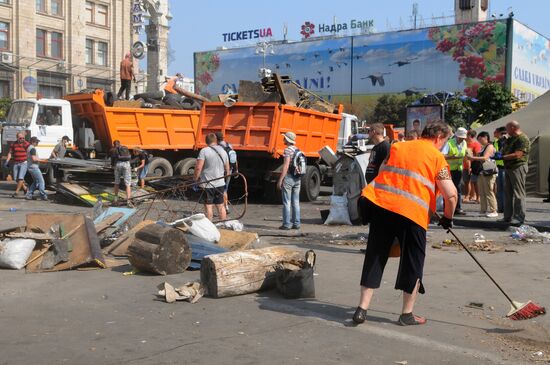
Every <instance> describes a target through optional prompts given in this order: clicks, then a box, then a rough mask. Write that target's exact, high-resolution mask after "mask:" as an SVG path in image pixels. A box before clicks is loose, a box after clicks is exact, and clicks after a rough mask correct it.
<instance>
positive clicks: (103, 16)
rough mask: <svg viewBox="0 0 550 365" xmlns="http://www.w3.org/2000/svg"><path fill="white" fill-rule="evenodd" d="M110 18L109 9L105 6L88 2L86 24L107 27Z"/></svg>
mask: <svg viewBox="0 0 550 365" xmlns="http://www.w3.org/2000/svg"><path fill="white" fill-rule="evenodd" d="M108 17H109V7H108V6H107V5H103V4H96V3H94V2H92V1H86V22H88V23H91V24H97V25H102V26H107V25H108V24H109V23H108Z"/></svg>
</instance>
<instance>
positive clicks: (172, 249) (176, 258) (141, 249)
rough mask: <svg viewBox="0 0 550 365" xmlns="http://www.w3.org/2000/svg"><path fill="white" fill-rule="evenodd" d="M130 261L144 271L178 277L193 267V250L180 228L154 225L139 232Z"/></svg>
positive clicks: (130, 251) (131, 247)
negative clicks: (189, 267)
mask: <svg viewBox="0 0 550 365" xmlns="http://www.w3.org/2000/svg"><path fill="white" fill-rule="evenodd" d="M128 260H129V261H130V263H131V264H132V265H133V266H134V267H135V268H136V269H138V270H140V271H145V272H150V273H154V274H160V275H170V274H177V273H181V272H184V271H185V269H187V267H188V266H189V263H190V262H191V249H190V248H189V245H188V244H187V240H186V239H185V236H184V233H183V232H182V231H180V230H179V229H174V228H170V227H163V226H161V225H158V224H150V225H148V226H145V227H143V228H142V229H140V230H139V231H138V232H136V237H135V240H134V241H133V242H132V244H131V245H130V246H129V247H128Z"/></svg>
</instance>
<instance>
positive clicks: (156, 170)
mask: <svg viewBox="0 0 550 365" xmlns="http://www.w3.org/2000/svg"><path fill="white" fill-rule="evenodd" d="M147 175H148V176H155V177H169V176H172V175H174V170H173V169H172V165H171V164H170V162H168V160H167V159H165V158H162V157H154V158H153V159H152V160H151V162H150V163H149V173H148V174H147Z"/></svg>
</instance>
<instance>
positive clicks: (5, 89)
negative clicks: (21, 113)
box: [0, 1, 11, 98]
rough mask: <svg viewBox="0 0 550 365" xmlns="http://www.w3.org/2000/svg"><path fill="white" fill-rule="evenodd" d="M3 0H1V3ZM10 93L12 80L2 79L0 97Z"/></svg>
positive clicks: (8, 95) (9, 95) (7, 95)
mask: <svg viewBox="0 0 550 365" xmlns="http://www.w3.org/2000/svg"><path fill="white" fill-rule="evenodd" d="M1 2H2V1H0V3H1ZM9 97H11V94H10V82H9V81H6V80H0V98H9Z"/></svg>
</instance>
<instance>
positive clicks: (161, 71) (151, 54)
mask: <svg viewBox="0 0 550 365" xmlns="http://www.w3.org/2000/svg"><path fill="white" fill-rule="evenodd" d="M147 10H148V12H149V14H150V18H149V24H148V25H146V26H145V32H146V34H147V75H148V77H147V91H157V90H158V89H159V86H160V84H161V83H162V82H163V81H164V76H166V75H167V74H168V34H169V32H170V26H169V25H168V21H169V20H170V19H171V15H170V11H169V8H168V0H160V1H155V2H148V5H147Z"/></svg>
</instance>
